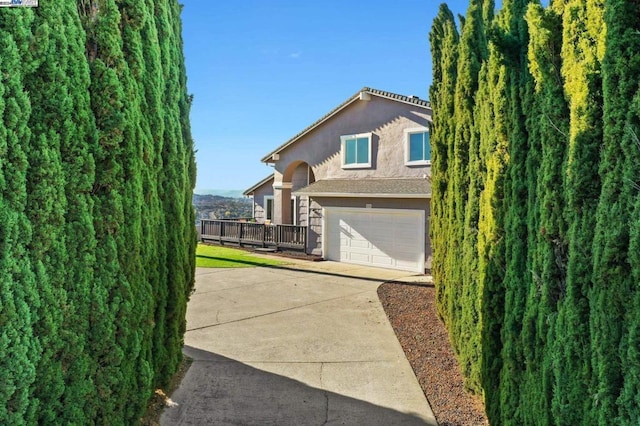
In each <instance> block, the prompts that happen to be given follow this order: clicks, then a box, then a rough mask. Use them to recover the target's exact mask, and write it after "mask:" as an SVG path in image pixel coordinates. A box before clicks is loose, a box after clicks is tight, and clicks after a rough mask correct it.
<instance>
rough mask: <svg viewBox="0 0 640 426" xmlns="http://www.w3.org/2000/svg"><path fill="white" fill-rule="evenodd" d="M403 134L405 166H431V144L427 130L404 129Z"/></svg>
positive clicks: (422, 128)
mask: <svg viewBox="0 0 640 426" xmlns="http://www.w3.org/2000/svg"><path fill="white" fill-rule="evenodd" d="M404 133H405V164H406V165H408V166H414V165H415V166H421V165H429V164H431V144H430V143H429V130H428V129H426V128H424V127H420V128H417V129H406V130H405V131H404Z"/></svg>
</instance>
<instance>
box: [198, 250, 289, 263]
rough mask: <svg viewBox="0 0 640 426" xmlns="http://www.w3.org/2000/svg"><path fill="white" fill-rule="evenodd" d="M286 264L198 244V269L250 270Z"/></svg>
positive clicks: (239, 251)
mask: <svg viewBox="0 0 640 426" xmlns="http://www.w3.org/2000/svg"><path fill="white" fill-rule="evenodd" d="M285 263H286V262H283V261H281V260H275V259H267V258H262V257H256V256H252V255H251V254H250V253H248V252H246V251H244V250H239V249H234V248H229V247H221V246H209V245H206V244H198V247H197V249H196V266H197V267H198V268H252V267H256V266H277V265H284V264H285Z"/></svg>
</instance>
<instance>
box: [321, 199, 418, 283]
mask: <svg viewBox="0 0 640 426" xmlns="http://www.w3.org/2000/svg"><path fill="white" fill-rule="evenodd" d="M424 226H425V216H424V211H422V210H396V209H363V208H342V207H340V208H338V207H331V208H326V209H325V212H324V247H325V253H324V257H325V258H326V259H329V260H337V261H340V262H346V263H355V264H358V265H368V266H377V267H381V268H390V269H400V270H403V271H412V272H420V273H424V238H425V230H424Z"/></svg>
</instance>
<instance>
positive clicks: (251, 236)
mask: <svg viewBox="0 0 640 426" xmlns="http://www.w3.org/2000/svg"><path fill="white" fill-rule="evenodd" d="M200 240H201V241H203V242H204V241H213V242H217V243H218V244H221V245H224V244H235V245H238V246H241V247H243V246H253V247H264V248H274V249H279V250H280V249H284V250H299V251H302V252H304V251H306V248H307V227H306V226H299V225H265V224H263V223H252V222H246V221H235V220H219V219H216V220H213V219H203V220H201V221H200Z"/></svg>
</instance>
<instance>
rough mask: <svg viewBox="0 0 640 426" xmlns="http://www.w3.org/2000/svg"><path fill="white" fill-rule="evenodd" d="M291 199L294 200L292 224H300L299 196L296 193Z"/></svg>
mask: <svg viewBox="0 0 640 426" xmlns="http://www.w3.org/2000/svg"><path fill="white" fill-rule="evenodd" d="M291 201H293V211H292V212H291V216H292V217H291V222H292V223H291V224H292V225H297V224H298V198H297V197H296V196H295V195H292V196H291Z"/></svg>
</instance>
